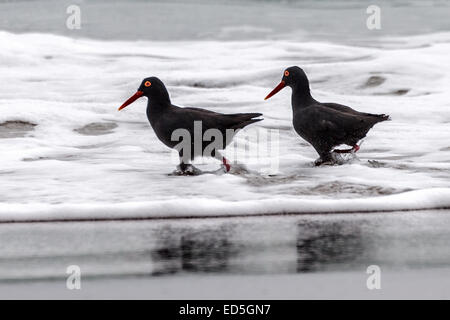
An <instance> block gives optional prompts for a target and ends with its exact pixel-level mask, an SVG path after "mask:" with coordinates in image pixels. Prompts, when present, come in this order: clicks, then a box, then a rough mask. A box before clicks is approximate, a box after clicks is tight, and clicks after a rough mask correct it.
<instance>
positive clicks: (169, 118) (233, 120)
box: [119, 77, 262, 175]
mask: <svg viewBox="0 0 450 320" xmlns="http://www.w3.org/2000/svg"><path fill="white" fill-rule="evenodd" d="M143 96H145V97H147V98H148V104H147V118H148V120H149V121H150V124H151V126H152V128H153V130H154V131H155V133H156V136H157V137H158V138H159V140H161V141H162V142H163V143H164V144H165V145H166V146H168V147H169V148H173V149H176V150H177V151H178V152H179V155H180V165H179V166H178V169H179V171H181V172H180V173H181V174H187V175H191V174H198V173H201V171H200V170H198V169H196V168H195V167H194V166H192V165H191V164H190V163H189V162H190V160H193V159H194V158H195V157H197V156H212V157H215V158H216V159H218V160H220V161H222V163H223V167H224V169H225V170H226V172H228V171H229V170H230V168H231V165H230V163H229V161H228V160H227V159H226V158H225V157H223V156H222V155H221V154H220V152H219V151H218V150H223V149H225V147H226V146H227V145H228V144H229V143H231V141H232V140H233V137H234V135H235V134H236V133H237V132H238V131H239V130H240V129H242V128H244V127H245V126H248V125H249V124H252V123H255V122H258V121H261V120H262V119H255V118H257V117H259V116H261V115H262V114H261V113H235V114H222V113H218V112H213V111H209V110H205V109H198V108H181V107H178V106H176V105H173V104H172V103H171V101H170V97H169V92H168V91H167V89H166V87H165V85H164V83H163V82H162V81H161V80H159V79H158V78H156V77H150V78H145V79H144V80H143V81H142V83H141V85H140V86H139V88H138V90H137V92H136V93H135V94H134V95H133V96H131V97H130V98H129V99H128V100H127V101H125V102H124V103H123V104H122V105H121V106H120V108H119V110H122V109H123V108H125V107H126V106H128V105H129V104H131V103H133V102H134V101H135V100H137V99H138V98H140V97H143ZM177 129H180V130H181V131H178V132H180V133H181V134H183V132H185V133H187V134H188V135H189V137H188V138H189V139H190V140H189V141H190V142H191V147H190V152H189V154H186V153H187V152H186V150H185V149H179V146H180V145H179V143H180V141H179V140H180V136H178V135H175V137H173V136H172V135H173V134H174V132H175V131H176V130H177ZM208 129H216V130H212V131H211V130H210V131H209V132H210V133H211V132H212V136H211V135H210V134H208V133H207V135H209V137H208V138H206V137H205V139H204V138H203V137H204V134H205V132H206V131H207V130H208ZM200 130H201V131H200ZM214 133H216V135H215V134H214ZM197 136H200V139H201V140H200V141H199V143H198V144H197V145H195V142H196V141H195V140H196V137H197ZM212 137H214V139H212ZM216 139H220V140H221V141H220V140H219V141H215V140H216ZM205 140H206V141H205ZM212 142H214V143H216V144H215V146H216V147H215V148H211V147H212V145H211V143H212ZM177 145H178V146H177ZM208 145H209V147H208ZM207 147H208V148H207ZM205 149H207V150H208V151H206V150H205Z"/></svg>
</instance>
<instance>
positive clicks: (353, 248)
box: [0, 210, 450, 299]
mask: <svg viewBox="0 0 450 320" xmlns="http://www.w3.org/2000/svg"><path fill="white" fill-rule="evenodd" d="M449 213H450V211H449V210H437V211H417V212H402V213H400V212H399V213H378V214H370V213H364V214H335V215H303V216H284V217H251V218H228V219H225V218H218V219H194V220H192V219H179V220H170V221H167V220H151V221H110V222H78V223H74V222H70V223H63V222H60V223H30V224H28V223H21V224H1V225H0V241H1V243H2V246H1V248H0V257H1V258H0V277H1V278H0V298H51V297H58V298H64V299H71V298H144V299H145V298H152V299H158V298H167V299H169V298H206V299H208V298H239V299H243V298H275V299H276V298H280V299H281V298H287V299H297V298H327V299H328V298H364V299H365V298H380V299H392V298H450V280H449V279H450V278H449V277H448V275H449V274H450V251H449V250H448V243H450V232H449V231H450V215H449ZM69 265H78V266H80V268H81V273H82V290H80V291H76V290H75V291H72V290H67V289H66V288H65V283H66V276H67V275H66V268H67V266H69ZM369 265H378V266H380V268H381V275H382V280H381V286H382V288H381V289H380V290H368V289H367V287H366V280H367V277H368V275H367V273H366V269H367V267H368V266H369Z"/></svg>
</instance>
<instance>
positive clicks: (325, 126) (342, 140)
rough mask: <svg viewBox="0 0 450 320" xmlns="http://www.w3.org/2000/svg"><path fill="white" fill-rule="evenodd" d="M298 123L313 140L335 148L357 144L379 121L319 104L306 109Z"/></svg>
mask: <svg viewBox="0 0 450 320" xmlns="http://www.w3.org/2000/svg"><path fill="white" fill-rule="evenodd" d="M297 121H298V122H299V125H300V127H302V128H304V129H305V131H306V132H308V133H309V135H311V138H312V139H315V140H324V141H329V144H330V145H332V146H335V145H339V144H349V145H354V144H356V143H357V142H358V141H359V140H361V139H362V138H364V137H365V136H366V134H367V132H368V131H369V130H370V128H372V127H373V125H374V124H375V123H377V122H378V119H376V118H374V117H372V116H366V115H358V114H352V113H349V112H342V111H338V110H336V109H333V108H329V107H328V106H322V105H319V104H317V105H312V106H309V107H307V108H305V109H304V110H303V111H302V113H301V115H300V116H299V119H297Z"/></svg>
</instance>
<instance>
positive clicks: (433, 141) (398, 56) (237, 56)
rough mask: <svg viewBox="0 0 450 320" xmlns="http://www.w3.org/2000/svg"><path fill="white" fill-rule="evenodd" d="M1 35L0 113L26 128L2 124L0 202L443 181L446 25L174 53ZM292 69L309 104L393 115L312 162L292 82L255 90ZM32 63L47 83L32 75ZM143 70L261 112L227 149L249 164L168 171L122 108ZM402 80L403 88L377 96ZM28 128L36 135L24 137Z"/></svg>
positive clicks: (311, 194)
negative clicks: (346, 150)
mask: <svg viewBox="0 0 450 320" xmlns="http://www.w3.org/2000/svg"><path fill="white" fill-rule="evenodd" d="M0 38H1V39H2V40H3V42H4V43H8V47H7V48H5V49H4V50H3V51H2V52H1V53H0V55H1V58H2V61H5V63H4V64H3V67H0V71H1V74H2V77H4V78H5V79H7V81H6V82H5V84H4V85H3V86H2V87H1V88H0V94H1V96H2V99H1V100H0V108H1V109H2V112H1V114H0V123H3V124H5V123H16V124H17V126H19V124H20V127H21V129H20V130H21V131H20V132H21V133H20V134H17V133H14V132H16V131H17V128H10V126H9V125H8V126H5V125H3V126H2V129H0V130H1V132H6V131H5V130H7V131H8V135H12V136H11V137H9V136H5V134H3V138H2V139H1V141H0V152H1V154H2V159H1V167H0V171H1V173H2V176H3V177H5V179H4V181H3V183H2V184H1V185H0V202H1V203H2V204H3V205H5V204H6V205H8V204H11V203H30V204H32V203H50V204H53V203H117V202H123V201H126V202H146V201H155V200H170V199H175V198H177V199H180V198H182V199H190V198H209V199H221V200H229V201H239V200H258V199H270V198H277V199H279V198H285V199H299V198H302V199H303V198H304V199H308V198H311V199H317V200H319V199H320V198H325V199H326V198H331V199H333V198H361V197H378V196H384V195H389V194H398V193H402V192H405V191H411V190H422V189H430V188H449V187H450V182H449V181H450V170H449V169H450V151H449V149H448V148H449V143H450V129H449V126H448V121H450V106H449V101H450V99H449V93H448V86H447V84H448V80H449V74H450V73H448V72H447V71H448V70H449V64H448V59H447V56H448V52H449V50H450V37H449V35H448V34H447V33H441V34H435V35H434V36H430V37H425V36H424V37H421V36H412V37H402V38H401V39H402V43H401V44H399V45H397V46H396V47H392V45H390V47H389V49H385V48H383V45H381V46H380V47H377V48H373V47H364V46H350V45H342V44H332V43H321V42H294V41H284V40H283V41H281V40H278V41H262V40H258V41H247V42H233V41H228V42H217V41H186V42H183V51H182V52H181V51H180V50H179V48H180V43H177V42H152V41H140V42H117V41H112V42H109V41H99V40H86V39H77V40H76V39H71V38H66V37H60V36H54V35H44V34H12V33H7V32H1V33H0ZM424 42H425V43H427V44H428V45H427V46H425V47H424V46H422V44H423V43H424ZM24 46H25V47H24ZM35 48H40V49H39V53H36V52H35ZM17 52H20V53H21V54H20V55H18V54H17ZM261 52H264V56H261ZM330 52H333V54H332V55H330ZM293 53H295V58H292V56H291V55H292V54H293ZM105 54H108V55H115V59H116V60H115V61H114V63H110V62H108V61H105V60H104V55H105ZM148 54H150V55H151V56H148ZM48 55H52V56H54V57H55V58H54V59H50V60H49V59H47V58H46V57H47V56H48ZM152 55H155V56H156V57H153V56H152ZM161 57H164V59H161ZM425 61H426V62H425ZM289 65H300V66H302V67H303V68H304V69H305V70H306V72H307V74H308V75H309V77H310V78H311V87H312V92H313V95H314V96H315V97H316V98H317V99H318V100H320V101H335V102H340V103H343V104H347V105H350V106H352V107H354V108H356V109H358V110H361V111H365V112H373V113H388V114H390V116H391V118H392V120H391V121H387V122H383V123H380V124H377V125H375V127H374V128H373V129H372V130H371V131H370V132H369V134H368V136H367V137H366V138H365V139H364V143H363V144H362V146H361V150H360V151H359V152H358V153H357V154H356V157H354V158H353V159H350V161H343V164H342V165H337V166H322V167H315V166H314V165H313V162H314V160H315V159H316V158H317V154H316V153H315V151H314V150H313V148H312V147H311V146H310V145H308V144H307V143H306V142H305V141H303V140H302V139H301V138H300V137H299V136H298V135H297V134H296V133H295V131H294V130H293V129H292V124H291V118H292V112H291V108H290V92H289V89H285V90H283V91H282V92H280V93H279V94H278V95H277V96H275V97H273V98H272V99H270V100H268V101H264V100H263V97H264V96H265V95H266V94H267V93H268V92H269V91H270V90H271V89H272V87H273V86H275V85H276V84H277V83H278V81H279V79H280V77H281V71H282V70H283V69H284V68H285V67H286V66H289ZM374 72H376V77H377V78H374ZM30 73H31V74H33V75H34V77H35V78H36V79H38V78H39V79H46V80H45V81H30V78H29V74H30ZM150 75H157V76H159V77H160V78H161V79H162V80H163V81H164V82H165V83H166V85H167V87H168V90H169V92H170V94H171V98H172V101H173V102H174V103H175V104H178V105H182V106H189V107H203V108H208V109H210V110H213V111H219V112H226V113H233V112H261V113H263V114H264V118H265V120H264V121H262V122H259V123H257V124H254V125H252V126H249V127H248V128H247V129H245V130H243V131H241V132H240V133H239V134H238V135H237V137H236V138H235V141H236V144H235V145H232V146H230V147H229V148H228V149H227V152H226V155H227V157H228V158H229V159H230V160H231V161H236V163H239V164H240V165H242V166H243V167H245V168H246V169H245V170H234V171H232V172H231V174H227V175H217V176H216V175H211V174H206V175H202V176H197V177H168V174H170V173H171V172H172V171H173V170H174V169H175V167H176V165H177V164H178V158H177V157H176V156H174V155H173V154H172V153H171V151H170V150H169V149H167V148H166V147H165V146H164V145H163V144H162V143H160V142H159V141H158V139H157V137H156V136H155V134H154V132H153V130H152V129H151V127H150V124H149V123H148V120H147V118H146V114H145V99H140V100H139V101H137V102H136V103H134V104H133V105H131V106H129V107H128V108H126V109H124V110H123V111H121V112H118V111H117V107H118V106H119V105H120V104H121V103H122V102H123V101H125V100H126V99H127V98H128V97H129V96H130V95H131V94H133V93H134V92H135V91H136V89H137V87H138V86H139V84H140V81H141V79H142V78H144V77H146V76H150ZM378 77H379V78H378ZM380 79H383V81H381V80H380ZM24 83H26V85H27V95H26V97H19V98H18V97H16V95H15V92H17V91H18V90H19V88H20V87H22V86H23V85H24ZM368 83H370V85H367V84H368ZM198 84H202V85H198ZM406 87H407V88H408V90H409V91H408V92H407V93H405V94H403V95H397V94H394V95H390V94H386V93H389V92H394V91H398V90H403V89H404V88H406ZM74 88H76V90H74ZM425 93H426V94H425ZM11 104H14V105H15V107H14V108H10V107H8V106H10V105H11ZM11 121H12V122H11ZM28 124H29V125H28ZM30 129H33V130H32V131H27V132H32V134H30V133H27V134H23V132H25V131H26V130H30ZM15 130H16V131H15ZM24 130H25V131H24ZM13 136H14V137H15V138H13ZM194 164H195V165H196V166H198V167H199V168H200V169H202V170H206V171H209V170H216V169H218V168H219V166H220V163H219V162H217V161H215V160H201V159H198V160H197V161H196V162H195V163H194ZM237 167H239V166H237Z"/></svg>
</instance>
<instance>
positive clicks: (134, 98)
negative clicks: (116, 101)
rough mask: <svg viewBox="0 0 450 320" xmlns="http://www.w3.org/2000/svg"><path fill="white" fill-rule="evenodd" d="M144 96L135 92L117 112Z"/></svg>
mask: <svg viewBox="0 0 450 320" xmlns="http://www.w3.org/2000/svg"><path fill="white" fill-rule="evenodd" d="M143 94H144V92H142V91H137V92H136V93H135V94H133V95H132V96H131V97H130V98H128V100H127V101H125V102H124V103H123V105H121V106H120V107H119V111H120V110H122V109H123V108H125V107H126V106H128V105H129V104H132V103H133V102H135V101H136V100H137V99H139V98H140V97H142V95H143Z"/></svg>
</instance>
